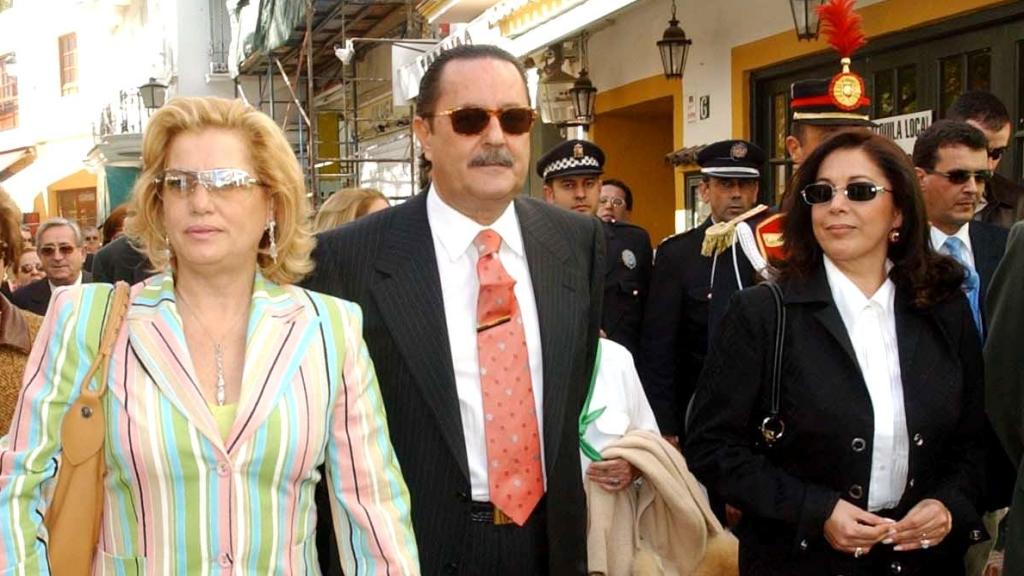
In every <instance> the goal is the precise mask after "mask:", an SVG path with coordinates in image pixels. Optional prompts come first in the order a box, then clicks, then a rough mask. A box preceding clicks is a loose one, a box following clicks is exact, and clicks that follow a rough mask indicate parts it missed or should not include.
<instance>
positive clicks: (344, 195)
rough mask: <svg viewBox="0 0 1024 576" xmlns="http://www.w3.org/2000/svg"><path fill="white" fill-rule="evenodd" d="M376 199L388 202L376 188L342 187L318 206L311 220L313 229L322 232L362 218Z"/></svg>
mask: <svg viewBox="0 0 1024 576" xmlns="http://www.w3.org/2000/svg"><path fill="white" fill-rule="evenodd" d="M377 200H383V201H384V203H385V204H387V203H388V199H387V198H386V197H385V196H384V195H383V194H381V192H380V190H377V189H376V188H342V189H341V190H338V191H337V192H335V193H334V194H331V197H330V198H328V199H327V200H326V201H325V202H324V203H323V204H322V205H321V206H320V210H318V211H317V213H316V217H315V218H314V220H313V231H314V232H323V231H324V230H330V229H331V228H337V227H338V226H341V225H342V224H348V223H349V222H351V221H353V220H355V219H357V218H362V217H363V216H366V213H367V212H368V211H369V210H370V206H371V205H372V204H373V203H374V202H376V201H377Z"/></svg>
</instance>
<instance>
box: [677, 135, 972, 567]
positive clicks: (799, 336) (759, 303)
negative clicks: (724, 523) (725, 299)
mask: <svg viewBox="0 0 1024 576" xmlns="http://www.w3.org/2000/svg"><path fill="white" fill-rule="evenodd" d="M794 190H795V191H799V193H800V195H801V196H802V197H803V201H801V200H799V199H798V200H797V202H796V203H795V206H794V207H793V209H792V210H791V211H790V212H789V213H788V216H787V220H786V230H785V238H786V249H787V258H786V262H785V263H783V264H780V266H781V276H780V281H779V286H780V287H781V289H782V293H783V302H784V306H785V312H786V336H785V340H784V346H783V354H784V356H783V361H782V372H781V374H782V376H781V381H780V382H781V403H780V418H781V420H782V421H783V423H784V425H785V430H784V432H783V434H782V435H781V437H780V438H779V439H778V441H777V442H776V443H775V444H773V445H772V446H771V447H765V446H763V445H758V444H756V442H757V440H758V438H759V437H760V433H759V432H758V431H757V428H758V425H759V424H760V423H761V422H762V420H763V419H764V417H765V416H766V415H767V413H768V409H769V401H768V392H769V387H770V383H771V377H770V374H771V369H772V355H773V349H774V342H775V321H776V308H775V302H774V299H773V297H772V295H771V291H770V290H769V289H768V288H767V287H764V286H759V287H754V288H750V289H748V290H744V291H742V292H740V293H738V294H736V295H735V296H734V297H733V300H732V302H731V304H730V307H729V311H728V313H727V315H726V317H725V319H724V320H723V323H722V327H721V329H720V332H719V336H718V338H717V340H716V341H715V342H714V343H713V345H712V348H711V350H710V353H709V355H708V359H707V363H706V364H705V366H704V371H703V372H702V374H701V378H700V382H699V384H698V389H697V392H696V395H695V398H694V403H693V411H692V414H691V418H690V422H689V426H690V429H689V433H688V439H687V443H686V450H685V453H686V456H687V459H688V462H689V465H690V466H691V468H692V470H693V472H694V473H695V474H696V475H697V478H698V479H700V480H701V481H702V482H703V483H704V484H705V485H707V486H708V487H709V489H711V490H712V491H713V492H716V493H718V494H720V495H721V496H722V497H723V498H724V499H725V500H726V501H728V502H730V503H732V504H733V505H734V506H736V507H737V508H739V509H740V510H741V511H742V513H743V517H742V520H741V522H740V524H739V526H738V527H737V528H736V534H737V536H738V537H739V539H740V572H741V574H743V575H753V574H758V575H760V574H780V575H781V574H785V575H792V574H808V575H814V576H822V575H826V574H835V575H839V574H842V575H847V576H849V575H854V574H864V575H867V574H871V575H875V574H901V575H904V576H905V575H907V574H922V575H924V574H927V575H929V576H931V575H936V574H938V575H945V574H951V575H955V574H963V552H964V550H965V549H966V547H967V545H968V544H969V543H971V542H973V541H979V540H982V539H983V538H985V533H984V531H983V528H982V526H981V523H980V520H979V515H978V512H977V507H976V501H977V498H978V492H979V486H980V484H981V480H982V479H981V478H980V477H979V475H980V471H981V470H982V469H983V463H984V462H983V460H984V451H983V450H982V438H983V435H982V432H983V429H984V425H985V416H984V412H983V397H982V361H981V348H980V343H979V338H978V334H977V332H976V331H975V328H974V324H973V322H972V320H971V315H970V311H969V309H968V306H967V302H966V299H965V298H964V297H963V295H962V292H961V290H960V283H961V281H962V279H963V271H962V269H961V268H959V265H958V264H956V262H954V261H953V260H951V259H949V258H946V257H944V256H940V255H938V254H937V253H934V252H932V250H931V249H930V247H929V244H928V223H927V221H926V219H925V216H924V210H923V207H922V204H921V199H920V191H919V190H918V185H917V179H916V178H915V176H914V172H913V168H912V166H911V165H910V163H909V162H908V161H907V157H906V154H905V153H904V152H903V151H902V150H900V149H899V148H898V147H897V146H896V145H895V144H893V143H892V142H891V141H889V140H887V139H885V138H882V137H880V136H876V135H873V134H870V133H867V132H849V133H839V134H837V135H836V136H834V137H832V138H830V139H829V140H827V141H826V142H825V143H823V144H822V145H821V146H820V147H819V148H818V149H817V150H816V151H815V152H814V153H813V154H812V155H811V156H810V157H809V158H808V159H807V161H806V162H805V164H804V165H803V166H802V167H801V169H800V171H799V172H797V175H796V178H795V181H794Z"/></svg>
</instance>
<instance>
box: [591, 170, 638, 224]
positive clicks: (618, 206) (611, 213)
mask: <svg viewBox="0 0 1024 576" xmlns="http://www.w3.org/2000/svg"><path fill="white" fill-rule="evenodd" d="M632 216H633V191H632V190H630V189H629V186H627V185H626V183H625V182H623V181H622V180H615V179H605V180H602V181H601V195H600V196H598V197H597V217H598V218H600V219H601V220H604V221H605V222H629V219H630V218H631V217H632Z"/></svg>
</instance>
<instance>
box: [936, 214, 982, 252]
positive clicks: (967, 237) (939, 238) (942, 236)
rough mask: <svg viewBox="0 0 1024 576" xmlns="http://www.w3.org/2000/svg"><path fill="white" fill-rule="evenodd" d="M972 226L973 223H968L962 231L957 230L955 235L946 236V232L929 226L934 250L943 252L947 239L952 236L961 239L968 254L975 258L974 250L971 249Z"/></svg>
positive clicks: (961, 228) (962, 227)
mask: <svg viewBox="0 0 1024 576" xmlns="http://www.w3.org/2000/svg"><path fill="white" fill-rule="evenodd" d="M970 226H971V223H970V222H967V223H965V224H964V225H963V226H961V227H960V229H959V230H957V231H956V232H955V233H954V234H946V233H945V232H943V231H942V230H939V229H938V228H936V227H935V226H929V227H928V228H929V229H930V233H931V240H932V250H935V251H939V250H941V249H942V246H943V244H945V243H946V239H947V238H949V237H950V236H956V237H957V238H959V239H960V241H961V242H963V243H964V246H966V247H967V252H969V253H970V254H971V256H972V257H973V256H974V249H973V248H972V247H971V230H970Z"/></svg>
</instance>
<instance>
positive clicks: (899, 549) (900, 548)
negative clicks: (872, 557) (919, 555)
mask: <svg viewBox="0 0 1024 576" xmlns="http://www.w3.org/2000/svg"><path fill="white" fill-rule="evenodd" d="M892 549H893V550H895V551H897V552H903V545H899V546H893V547H892Z"/></svg>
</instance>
